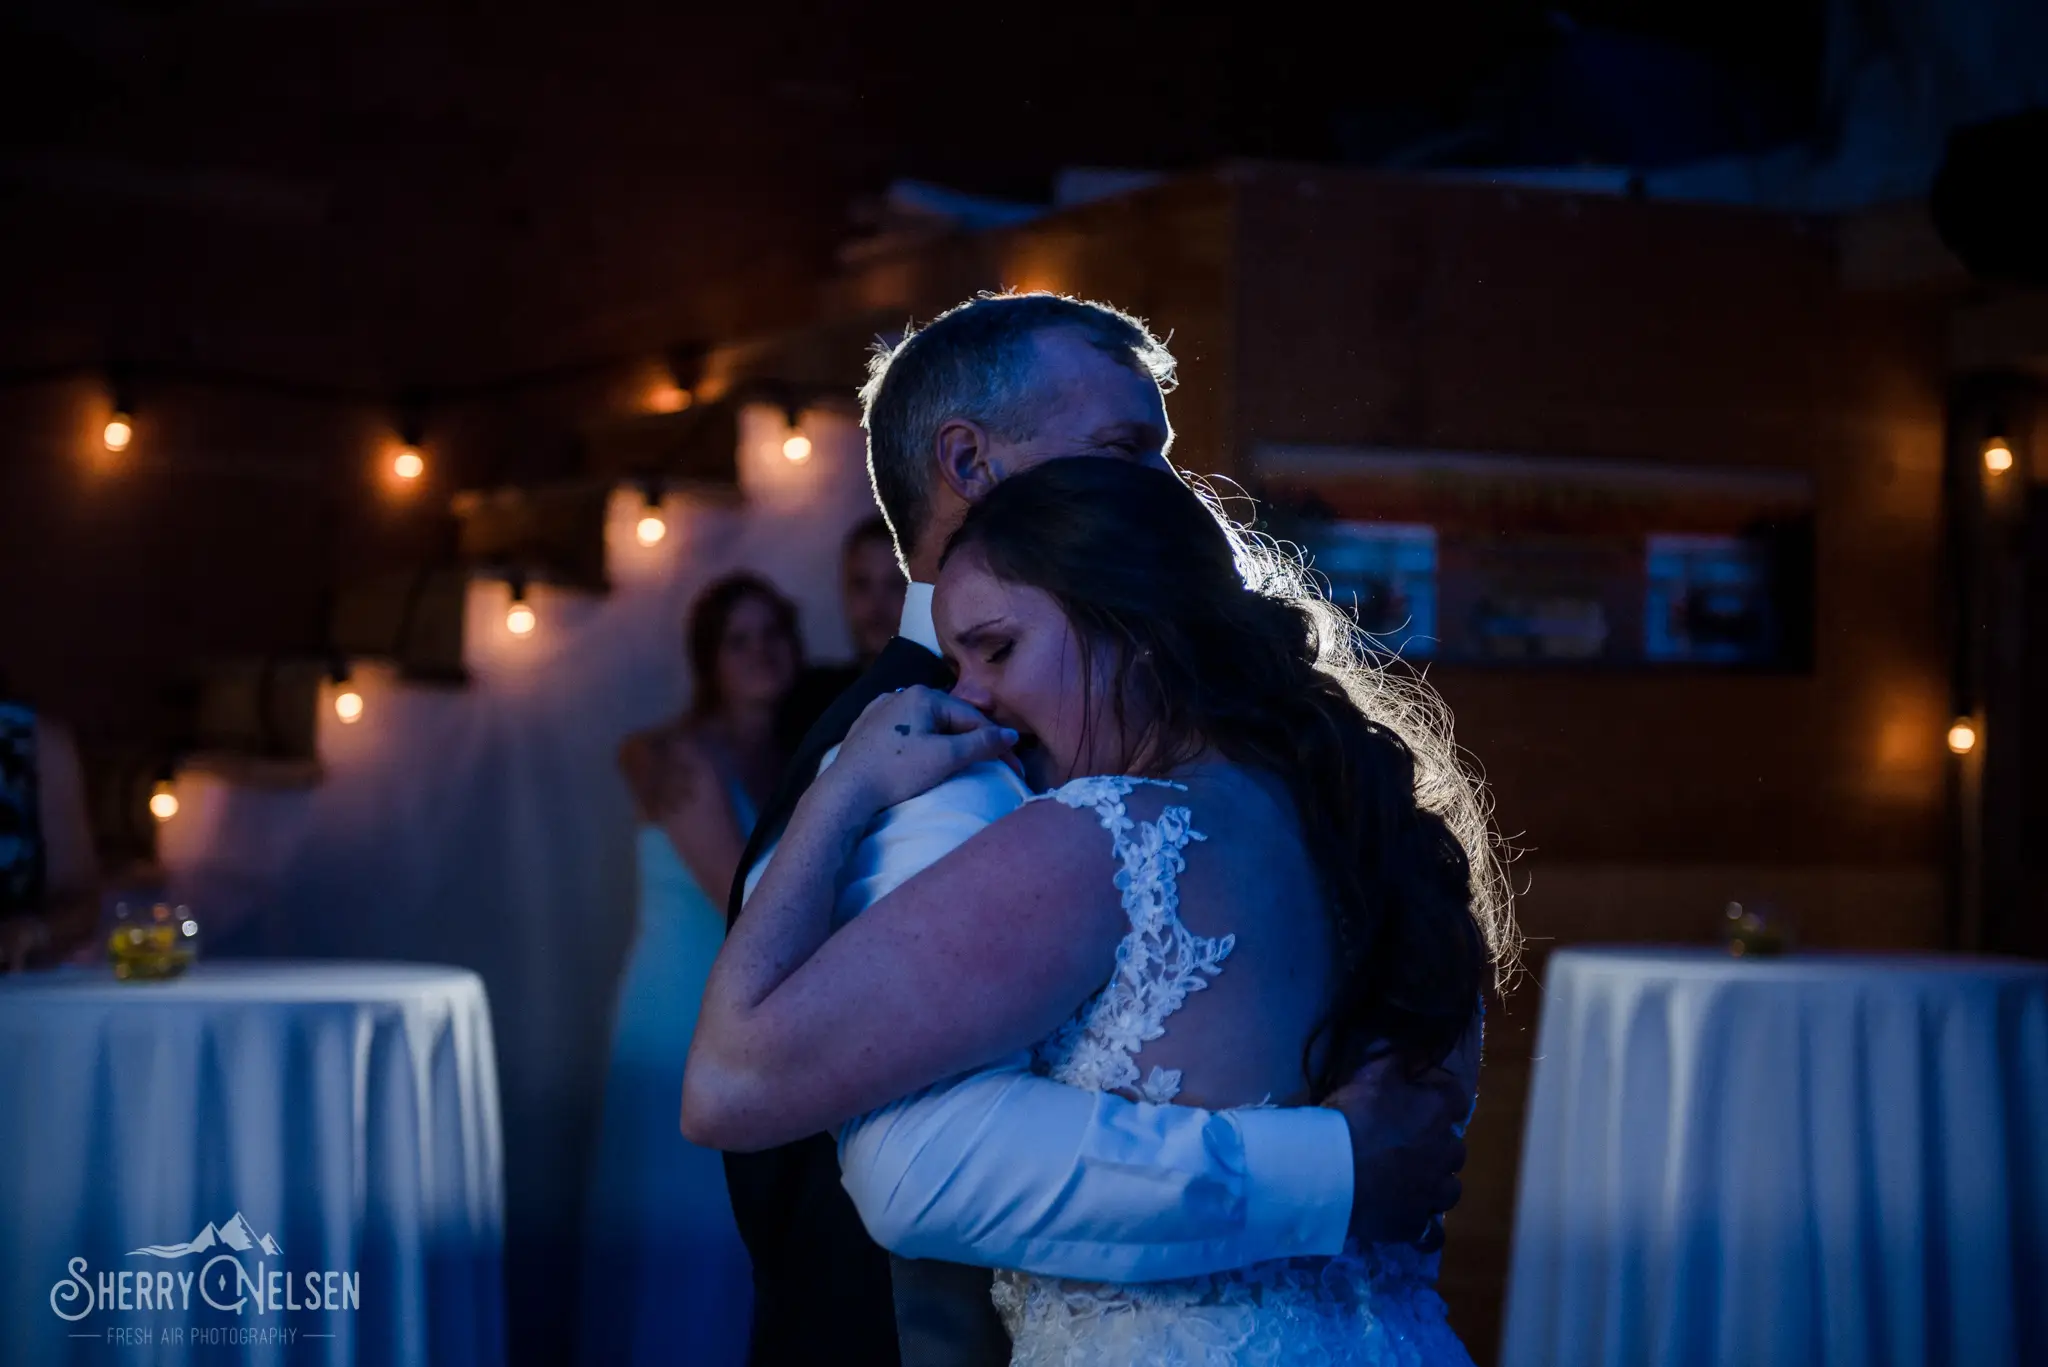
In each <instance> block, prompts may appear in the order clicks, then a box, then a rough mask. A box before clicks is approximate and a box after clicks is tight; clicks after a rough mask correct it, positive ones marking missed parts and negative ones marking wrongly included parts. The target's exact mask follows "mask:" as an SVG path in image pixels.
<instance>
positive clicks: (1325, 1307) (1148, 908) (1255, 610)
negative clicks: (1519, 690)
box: [684, 459, 1508, 1365]
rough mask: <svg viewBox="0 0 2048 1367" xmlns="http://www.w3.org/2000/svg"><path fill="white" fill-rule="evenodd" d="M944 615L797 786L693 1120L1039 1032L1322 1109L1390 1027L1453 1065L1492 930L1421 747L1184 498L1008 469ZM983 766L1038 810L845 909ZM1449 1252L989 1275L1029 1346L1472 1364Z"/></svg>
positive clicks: (1093, 1065)
mask: <svg viewBox="0 0 2048 1367" xmlns="http://www.w3.org/2000/svg"><path fill="white" fill-rule="evenodd" d="M934 610H935V616H936V619H937V622H938V625H939V630H940V635H941V639H942V642H943V644H944V647H945V653H946V657H947V659H948V661H949V662H950V663H951V664H952V665H953V666H954V667H955V668H956V669H957V670H958V673H959V682H958V684H957V686H956V687H955V688H954V689H953V691H952V693H951V694H950V695H946V694H940V693H936V692H933V691H931V690H927V689H915V688H914V689H909V690H907V691H904V692H902V693H899V694H895V695H890V696H885V697H883V698H880V699H878V700H877V701H876V702H875V703H874V704H873V705H872V706H870V707H869V708H868V709H867V711H866V712H865V713H864V714H863V715H862V717H861V719H860V721H859V722H858V723H857V724H856V725H855V726H854V728H853V730H852V732H851V733H850V734H849V735H848V736H847V739H846V741H845V743H844V744H843V746H842V747H841V748H840V750H839V752H838V754H837V756H836V758H834V759H833V760H831V761H830V763H829V767H827V768H826V769H825V770H824V771H823V773H822V774H821V775H820V776H819V778H818V780H817V782H816V783H814V784H813V785H812V786H811V787H810V789H809V790H808V792H807V793H806V794H805V796H804V797H803V799H802V801H801V802H800V804H799V805H798V806H797V808H796V812H795V815H794V817H793V819H792V821H791V823H790V826H789V828H788V830H787V832H786V833H785V835H784V836H783V838H782V842H781V844H780V846H779V847H778V849H777V852H776V855H775V857H774V859H773V860H772V861H771V862H770V863H769V865H768V868H767V871H766V874H765V875H764V877H763V878H762V881H761V882H760V884H759V886H758V887H757V889H756V890H755V893H754V895H753V897H752V898H751V899H750V900H749V903H748V909H747V914H746V915H745V916H743V917H741V918H740V919H739V920H738V922H737V923H736V925H735V927H734V930H733V932H732V935H731V937H730V938H729V939H728V940H727V941H726V945H725V948H724V950H723V951H722V953H721V954H720V956H719V959H718V962H717V964H716V965H715V967H714V969H713V971H712V975H711V979H710V984H709V987H708V988H707V990H706V993H705V997H704V1006H703V1012H702V1015H701V1017H700V1019H699V1021H698V1025H697V1033H696V1037H695V1042H694V1045H693V1048H692V1052H691V1056H690V1063H689V1069H688V1072H687V1074H686V1082H685V1093H684V1127H685V1130H686V1132H688V1133H690V1134H691V1136H692V1138H694V1139H697V1140H698V1141H699V1142H708V1143H713V1144H717V1145H719V1146H721V1147H730V1148H754V1147H765V1146H768V1145H772V1144H776V1143H780V1142H784V1141H786V1140H789V1139H791V1138H794V1137H796V1136H800V1135H805V1134H811V1133H814V1132H816V1131H818V1130H821V1129H830V1128H833V1127H835V1126H837V1125H839V1124H842V1123H844V1122H845V1121H847V1120H849V1119H851V1118H853V1117H855V1116H859V1115H862V1114H864V1113H866V1112H867V1111H869V1110H872V1109H873V1108H875V1107H878V1106H881V1105H884V1104H886V1103H888V1102H890V1101H892V1100H894V1099H895V1098H897V1097H900V1096H903V1095H906V1094H908V1093H910V1092H913V1091H915V1090H917V1089H919V1088H922V1087H926V1086H928V1085H930V1084H932V1083H934V1082H937V1081H939V1080H941V1079H944V1078H947V1077H950V1076H953V1075H955V1074H957V1073H960V1072H963V1071H965V1070H968V1069H972V1068H975V1067H977V1066H980V1065H983V1064H985V1063H987V1062H989V1061H990V1060H993V1059H996V1058H999V1057H1002V1056H1004V1055H1007V1054H1010V1053H1012V1052H1014V1051H1016V1050H1018V1049H1023V1048H1034V1049H1035V1056H1036V1058H1037V1060H1038V1065H1039V1067H1040V1068H1041V1069H1042V1070H1043V1071H1045V1072H1046V1073H1047V1074H1049V1075H1050V1076H1051V1077H1053V1078H1054V1079H1056V1080H1058V1081H1061V1082H1065V1083H1068V1084H1070V1085H1073V1086H1076V1087H1081V1088H1086V1089H1091V1090H1096V1091H1116V1092H1118V1093H1121V1094H1122V1095H1124V1096H1127V1097H1131V1098H1134V1099H1139V1100H1143V1101H1152V1102H1166V1101H1169V1100H1171V1101H1177V1102H1183V1103H1187V1104H1192V1105H1196V1106H1202V1107H1208V1108H1226V1107H1234V1106H1260V1105H1281V1106H1298V1105H1314V1104H1317V1103H1318V1102H1319V1101H1320V1100H1321V1099H1322V1098H1323V1097H1324V1096H1325V1095H1327V1094H1328V1093H1329V1092H1330V1091H1331V1090H1332V1089H1333V1088H1334V1087H1335V1086H1336V1085H1337V1084H1338V1083H1339V1082H1341V1081H1342V1080H1343V1079H1344V1078H1345V1077H1347V1076H1348V1075H1349V1074H1350V1073H1351V1072H1352V1071H1353V1070H1354V1069H1356V1068H1357V1067H1358V1066H1359V1065H1360V1063H1361V1062H1362V1060H1364V1059H1365V1058H1366V1057H1368V1056H1369V1055H1371V1054H1372V1053H1374V1052H1376V1051H1382V1050H1389V1051H1393V1052H1394V1053H1395V1054H1397V1055H1398V1056H1399V1057H1400V1058H1401V1059H1403V1060H1404V1061H1405V1062H1406V1063H1407V1064H1408V1066H1410V1067H1411V1068H1413V1069H1415V1070H1418V1071H1420V1070H1426V1069H1430V1068H1434V1067H1438V1066H1442V1065H1444V1064H1445V1063H1446V1062H1447V1061H1451V1062H1453V1063H1455V1064H1457V1065H1458V1066H1461V1067H1463V1066H1470V1065H1471V1060H1470V1057H1469V1052H1470V1050H1471V1049H1472V1048H1474V1047H1476V1038H1477V1033H1478V1032H1477V1030H1476V1028H1475V1027H1476V1023H1477V1021H1476V1015H1477V1010H1478V1003H1479V1000H1480V993H1481V989H1482V987H1483V986H1484V983H1485V980H1486V977H1487V974H1488V972H1489V964H1488V958H1489V948H1488V947H1489V945H1490V944H1504V943H1506V941H1507V938H1508V937H1507V936H1506V934H1505V933H1504V932H1505V927H1504V926H1494V925H1491V924H1483V923H1482V918H1481V917H1480V916H1479V915H1477V914H1475V910H1474V899H1473V896H1472V883H1471V873H1470V866H1469V863H1468V860H1467V857H1466V852H1465V850H1464V849H1463V848H1462V847H1461V846H1460V844H1459V843H1458V840H1457V839H1456V837H1455V836H1454V835H1453V834H1452V832H1451V830H1450V828H1449V827H1448V826H1447V825H1446V824H1445V823H1444V822H1443V821H1442V820H1441V819H1439V818H1438V817H1437V816H1435V815H1434V814H1432V813H1431V812H1430V811H1428V810H1425V808H1424V807H1423V806H1422V805H1421V804H1420V803H1418V800H1417V793H1416V786H1415V783H1416V771H1415V764H1414V760H1413V757H1412V756H1411V754H1410V752H1409V751H1408V749H1407V748H1406V746H1404V744H1403V743H1402V742H1401V741H1400V740H1399V739H1398V738H1397V736H1396V735H1395V734H1394V733H1393V732H1392V731H1391V730H1389V729H1388V728H1387V727H1385V726H1383V725H1381V724H1379V723H1377V722H1375V721H1374V720H1371V719H1369V718H1368V717H1366V716H1365V715H1364V714H1362V713H1361V712H1360V710H1359V709H1358V707H1357V706H1356V705H1355V703H1354V702H1353V700H1352V698H1351V697H1350V695H1349V694H1347V692H1346V691H1345V689H1344V688H1343V686H1342V685H1341V684H1340V683H1339V682H1338V681H1337V680H1336V679H1335V678H1334V677H1332V676H1331V675H1329V674H1326V673H1324V672H1322V671H1320V670H1318V669H1317V668H1316V666H1315V659H1316V641H1315V629H1314V626H1313V623H1312V621H1311V619H1310V618H1309V616H1308V615H1307V613H1306V612H1305V611H1304V610H1303V608H1302V607H1300V606H1299V605H1296V604H1294V603H1291V602H1288V601H1285V600H1283V599H1280V598H1274V597H1268V596H1265V595H1264V594H1261V593H1259V592H1257V591H1254V590H1252V589H1249V588H1247V587H1246V586H1245V584H1244V581H1243V579H1242V578H1241V577H1240V575H1239V571H1238V567H1237V565H1236V563H1235V560H1234V552H1233V543H1232V541H1231V538H1230V537H1229V536H1228V534H1226V532H1225V531H1224V529H1223V527H1222V526H1220V525H1219V524H1218V522H1217V521H1216V520H1215V518H1214V517H1213V516H1212V515H1211V513H1210V512H1209V510H1208V508H1207V507H1206V506H1205V505H1204V504H1203V503H1202V502H1201V501H1200V499H1199V498H1198V497H1197V496H1196V495H1195V494H1194V493H1193V492H1192V491H1190V490H1189V489H1188V488H1187V487H1185V486H1184V485H1182V484H1181V483H1180V482H1179V481H1178V480H1176V479H1175V478H1174V477H1173V476H1172V475H1170V474H1167V473H1164V472H1162V471H1158V470H1151V469H1146V468H1143V467H1140V466H1135V465H1130V464H1126V463H1123V462H1118V461H1111V460H1091V459H1073V460H1056V461H1050V462H1047V463H1045V464H1042V465H1039V466H1036V467H1034V468H1032V469H1029V470H1026V471H1024V472H1022V473H1019V474H1016V475H1013V476H1012V477H1010V478H1009V479H1007V480H1005V481H1003V482H1002V483H1001V484H999V485H998V486H997V487H996V488H995V489H994V490H993V491H992V492H991V493H990V494H989V495H988V496H987V497H986V498H985V499H983V500H982V501H981V502H979V503H977V504H976V505H975V506H974V507H973V508H972V509H971V510H970V511H969V512H968V514H967V516H966V520H965V522H964V523H963V524H962V526H961V527H960V529H959V531H958V532H957V533H956V534H955V535H954V537H953V538H952V540H951V542H950V543H949V545H948V547H947V550H946V556H945V559H944V561H943V568H942V571H941V573H940V575H939V579H938V583H937V592H936V598H935V602H934ZM991 758H1001V759H1003V760H1004V761H1005V762H1007V763H1010V764H1012V765H1014V766H1018V767H1020V769H1021V770H1022V771H1023V772H1024V774H1025V776H1026V778H1027V781H1029V782H1030V783H1031V785H1032V787H1033V788H1035V789H1042V790H1043V791H1041V792H1040V793H1039V797H1040V798H1041V799H1043V800H1033V801H1031V802H1028V803H1026V804H1024V805H1023V806H1022V807H1021V808H1020V809H1019V810H1018V811H1016V812H1015V813H1014V814H1013V815H1010V816H1008V817H1005V818H1004V819H1002V820H1000V821H997V822H996V823H995V824H994V825H992V826H990V827H989V828H988V829H986V830H984V831H982V832H981V833H980V834H978V835H976V836H975V837H973V838H972V839H970V840H968V841H967V842H966V843H965V844H964V845H962V846H961V847H960V848H959V849H958V850H956V851H955V852H953V853H952V854H950V855H948V856H946V857H945V858H943V859H941V860H939V861H938V862H937V863H935V864H934V865H932V866H931V867H930V868H928V869H926V870H925V871H924V872H923V873H921V874H919V875H917V876H916V877H914V878H911V879H910V880H909V881H908V882H906V883H904V884H903V885H902V886H901V887H899V888H897V889H896V890H895V891H893V892H891V893H890V894H889V895H888V896H886V897H884V898H883V899H882V900H881V901H880V902H878V903H876V904H875V905H874V906H873V907H871V908H870V909H868V910H867V911H866V912H864V913H862V914H861V915H860V916H859V917H857V918H856V919H855V920H853V921H851V922H850V923H848V924H846V925H845V926H844V927H842V928H838V929H836V930H835V927H834V924H833V914H832V909H833V903H834V892H835V886H836V882H837V880H838V878H839V875H840V871H841V868H842V865H843V864H844V862H845V861H846V859H847V857H848V855H849V854H850V852H851V851H852V850H853V848H854V846H855V844H856V843H857V842H858V840H859V839H860V837H861V833H862V831H863V829H864V828H865V827H866V826H867V825H868V823H869V822H870V821H871V820H872V819H873V818H874V817H875V816H876V814H877V813H879V812H881V811H882V810H884V809H885V808H887V807H889V806H892V805H894V804H895V803H898V802H901V801H904V800H905V799H907V798H910V797H912V796H914V795H916V794H918V793H919V792H922V791H924V790H926V789H928V788H930V787H931V786H933V785H935V784H936V783H938V782H940V781H942V780H944V779H945V778H947V777H948V776H949V775H951V774H953V773H955V772H957V771H959V770H960V769H962V768H965V767H966V766H968V765H971V764H974V763H977V762H981V761H984V760H988V759H991ZM1454 1056H1457V1057H1454ZM1434 1275H1435V1259H1434V1257H1433V1256H1432V1255H1428V1254H1424V1253H1422V1252H1420V1251H1419V1250H1418V1249H1417V1248H1416V1247H1414V1246H1412V1245H1400V1246H1392V1245H1386V1246H1379V1245H1375V1246H1370V1247H1364V1248H1360V1247H1356V1246H1355V1245H1354V1246H1351V1247H1348V1248H1347V1249H1346V1251H1345V1252H1344V1254H1343V1255H1341V1256H1339V1257H1337V1258H1332V1259H1308V1258H1301V1259H1292V1260H1288V1261H1284V1262H1278V1263H1269V1264H1263V1265H1259V1266H1255V1267H1250V1268H1244V1269H1239V1270H1238V1271H1235V1272H1232V1273H1228V1274H1223V1275H1218V1276H1213V1277H1204V1278H1200V1279H1197V1280H1193V1281H1183V1282H1168V1283H1146V1284H1136V1285H1124V1286H1106V1285H1080V1284H1074V1283H1065V1282H1058V1281H1054V1280H1051V1279H1045V1278H1039V1277H1035V1276H1030V1275H1026V1274H1022V1273H999V1274H998V1276H997V1278H996V1283H995V1293H994V1294H995V1299H996V1303H997V1306H998V1308H999V1310H1000V1311H1001V1313H1002V1316H1003V1319H1004V1323H1005V1325H1006V1327H1007V1328H1008V1329H1009V1331H1010V1335H1011V1338H1012V1341H1013V1345H1014V1357H1013V1361H1014V1362H1017V1363H1033V1364H1035V1363H1048V1364H1050V1363H1105V1364H1107V1363H1129V1362H1139V1361H1156V1362H1217V1363H1225V1362H1241V1361H1246V1362H1248V1361H1257V1362H1262V1363H1264V1362H1274V1363H1307V1362H1337V1363H1370V1364H1393V1363H1402V1364H1429V1365H1434V1364H1442V1363H1467V1362H1469V1359H1468V1357H1467V1356H1466V1354H1465V1351H1464V1349H1463V1347H1462V1345H1460V1344H1459V1342H1458V1340H1457V1338H1456V1336H1455V1335H1454V1334H1453V1333H1452V1332H1451V1330H1450V1328H1449V1327H1448V1325H1447V1324H1446V1323H1445V1318H1444V1307H1443V1302H1442V1301H1441V1299H1439V1298H1438V1296H1437V1294H1436V1292H1435V1290H1434V1286H1433V1281H1434Z"/></svg>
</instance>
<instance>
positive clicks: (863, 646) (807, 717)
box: [778, 513, 903, 752]
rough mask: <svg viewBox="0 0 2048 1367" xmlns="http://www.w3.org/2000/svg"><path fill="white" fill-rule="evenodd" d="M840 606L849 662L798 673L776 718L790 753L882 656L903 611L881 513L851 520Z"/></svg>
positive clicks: (842, 557)
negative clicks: (849, 640)
mask: <svg viewBox="0 0 2048 1367" xmlns="http://www.w3.org/2000/svg"><path fill="white" fill-rule="evenodd" d="M839 605H840V608H841V610H842V611H844V612H845V614H846V630H847V634H848V635H849V636H851V637H852V638H853V663H852V664H850V665H816V666H813V667H811V668H809V669H806V670H804V672H803V673H802V674H800V675H799V676H798V677H797V681H796V687H795V688H793V689H791V690H790V694H789V698H788V699H787V700H786V701H785V702H784V703H783V705H782V717H781V719H780V721H779V722H778V726H779V727H780V729H781V732H782V735H783V737H784V748H785V749H787V750H790V751H792V752H793V751H794V750H795V749H796V747H797V746H798V745H800V744H802V742H803V738H804V737H805V736H806V735H808V734H809V733H810V729H811V727H812V726H813V725H814V724H815V723H816V722H817V720H818V718H819V717H820V716H822V715H824V712H825V709H826V708H828V707H830V706H831V705H832V703H833V702H834V700H836V699H837V698H838V697H839V695H840V694H841V693H844V692H845V691H846V690H847V689H849V688H851V687H853V685H854V684H855V683H856V682H857V681H858V680H859V679H860V676H861V675H862V674H864V673H866V672H867V670H868V669H869V667H870V666H872V665H873V664H874V662H875V661H876V660H877V659H878V658H880V656H881V654H882V651H883V649H884V648H885V647H886V646H887V645H888V644H889V641H890V640H891V638H893V637H894V636H895V635H896V623H897V622H898V620H899V619H901V617H902V616H903V569H902V567H901V566H900V565H898V564H897V563H896V542H895V539H894V538H893V537H891V536H890V535H889V524H888V522H887V521H885V520H884V519H883V517H882V515H881V514H880V513H876V514H874V515H873V516H871V517H867V518H863V519H862V520H861V521H859V522H857V523H855V524H854V528H853V530H852V531H850V532H848V533H847V534H846V540H845V541H844V542H843V543H842V544H841V546H840V551H839Z"/></svg>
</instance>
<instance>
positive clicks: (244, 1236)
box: [128, 1210, 284, 1258]
mask: <svg viewBox="0 0 2048 1367" xmlns="http://www.w3.org/2000/svg"><path fill="white" fill-rule="evenodd" d="M216 1246H225V1247H227V1248H231V1249H233V1250H234V1251H235V1252H237V1253H247V1252H249V1251H251V1250H252V1249H253V1250H255V1251H257V1252H260V1253H267V1254H269V1255H270V1256H271V1257H273V1258H275V1257H279V1256H281V1255H282V1254H283V1253H284V1250H283V1249H282V1248H280V1247H278V1243H277V1240H276V1239H275V1238H273V1237H272V1236H270V1235H268V1234H258V1233H257V1232H256V1227H255V1226H254V1225H252V1224H250V1223H249V1219H248V1217H247V1216H245V1215H243V1214H242V1212H241V1211H239V1210H238V1211H236V1212H235V1218H234V1219H232V1220H229V1221H228V1222H227V1223H226V1224H223V1225H213V1224H209V1225H206V1226H204V1227H203V1228H201V1229H200V1231H199V1232H198V1233H197V1234H195V1235H193V1236H192V1237H191V1238H190V1239H187V1240H186V1241H185V1242H184V1243H182V1244H150V1245H148V1246H147V1247H144V1248H131V1249H129V1250H128V1256H129V1257H131V1258H139V1257H145V1256H146V1257H151V1258H183V1257H185V1256H186V1255H188V1254H192V1253H204V1252H205V1251H206V1250H207V1249H209V1248H214V1247H216Z"/></svg>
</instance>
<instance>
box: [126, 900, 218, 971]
mask: <svg viewBox="0 0 2048 1367" xmlns="http://www.w3.org/2000/svg"><path fill="white" fill-rule="evenodd" d="M107 957H108V959H109V960H110V961H111V962H112V963H113V966H114V976H115V977H116V978H119V979H121V980H122V981H123V982H127V981H141V982H159V981H162V980H163V979H166V978H175V977H177V976H178V975H179V974H180V973H183V972H184V971H185V970H186V969H188V968H190V967H191V966H192V962H193V960H194V959H196V958H198V957H199V922H198V921H197V920H196V919H194V918H193V915H192V909H191V908H190V907H184V906H173V905H171V904H170V903H169V902H152V903H148V904H143V903H130V902H122V903H119V904H118V905H116V906H115V908H114V928H113V930H112V931H111V932H109V934H108V936H107Z"/></svg>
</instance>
